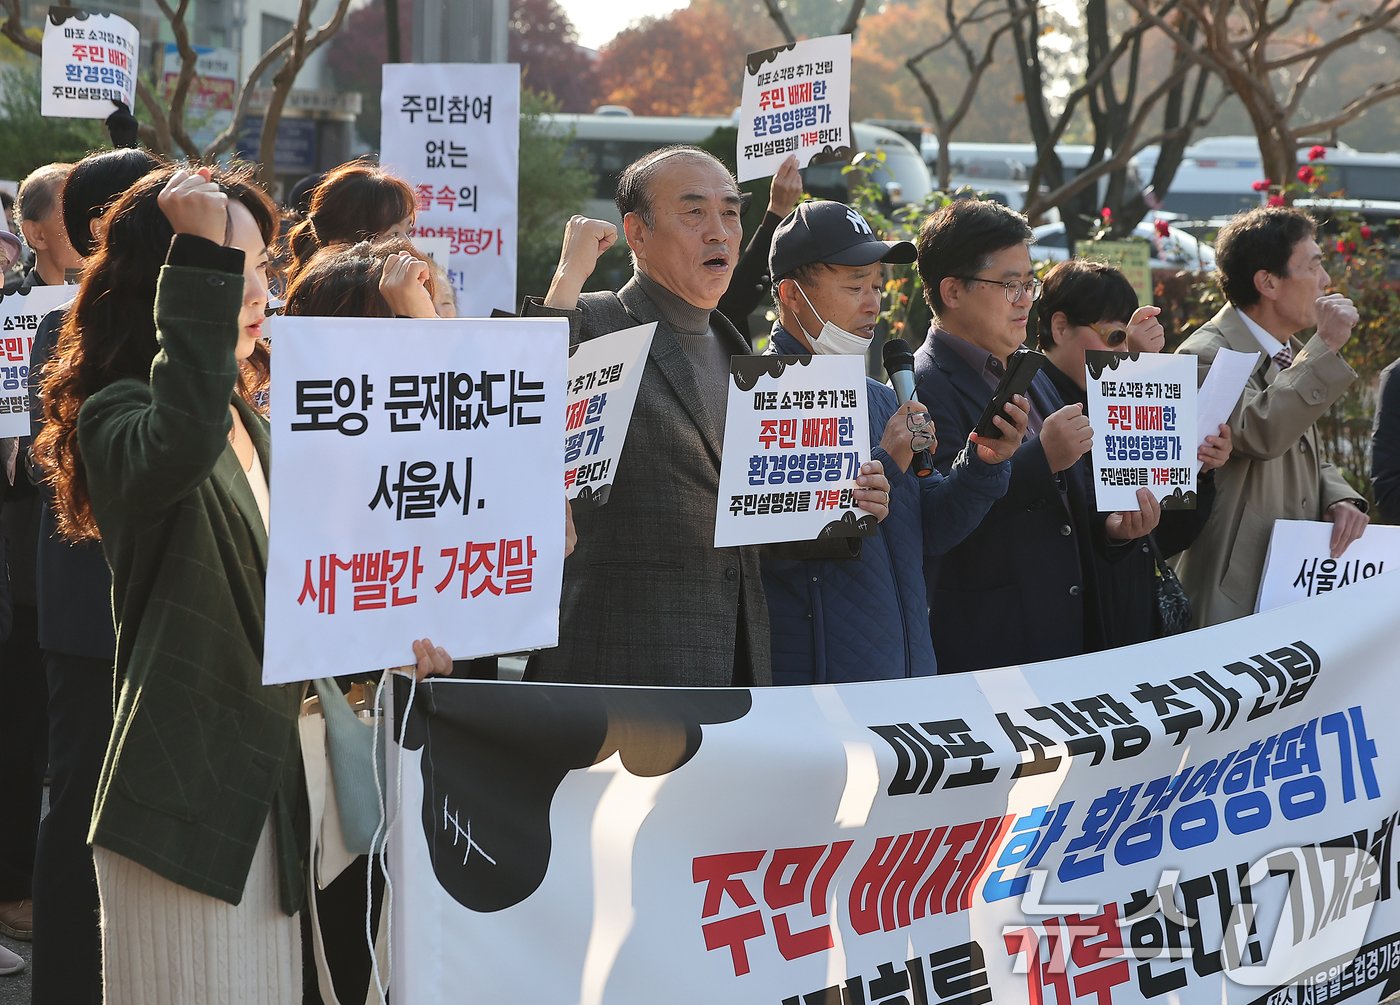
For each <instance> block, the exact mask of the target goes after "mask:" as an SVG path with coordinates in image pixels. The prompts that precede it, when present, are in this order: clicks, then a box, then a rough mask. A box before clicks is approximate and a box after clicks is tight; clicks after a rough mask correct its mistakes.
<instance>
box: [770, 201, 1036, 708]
mask: <svg viewBox="0 0 1400 1005" xmlns="http://www.w3.org/2000/svg"><path fill="white" fill-rule="evenodd" d="M916 255H917V252H916V249H915V247H914V245H913V244H911V243H910V242H908V241H883V240H880V238H878V237H877V236H876V235H875V233H874V231H873V230H872V228H871V226H870V224H869V223H867V222H866V221H865V218H864V217H862V216H861V215H860V213H858V212H856V211H855V210H854V209H852V208H851V207H850V206H847V205H845V204H844V203H839V202H826V201H813V202H804V203H802V204H801V205H799V206H798V207H797V209H796V210H794V211H793V212H792V213H791V214H789V215H788V217H787V218H786V219H784V220H783V222H782V223H780V224H779V225H778V229H777V231H776V233H775V234H774V235H773V247H772V250H771V251H770V252H769V258H768V261H769V266H770V272H771V275H772V276H773V299H774V301H775V302H776V303H777V308H778V320H777V323H776V324H774V326H773V337H772V339H771V340H770V342H769V344H768V350H767V351H768V352H769V353H775V354H780V355H784V356H804V355H807V354H809V353H820V354H835V353H847V354H852V355H855V354H860V355H863V354H864V353H865V351H866V350H867V349H868V348H869V347H870V344H871V338H872V337H873V336H874V334H875V327H876V323H877V322H878V320H879V316H880V296H881V292H882V290H883V289H884V284H885V275H884V268H883V263H886V262H891V263H896V264H908V263H911V262H913V261H914V260H915V257H916ZM866 390H867V401H868V410H869V419H870V438H871V458H872V459H873V460H876V461H879V462H880V463H881V464H882V465H883V466H884V473H885V475H886V477H888V479H889V482H890V506H889V515H888V516H887V517H886V518H885V519H884V520H883V521H882V522H881V523H880V525H879V531H878V532H877V533H876V534H875V535H874V536H872V537H867V538H838V539H833V540H831V541H824V542H810V543H803V544H798V545H773V546H769V547H768V548H766V549H765V550H764V553H763V559H762V572H763V588H764V592H765V594H766V595H767V600H768V616H769V622H770V625H771V629H772V643H773V653H772V656H773V683H774V684H824V683H842V682H847V681H858V680H882V679H889V678H895V677H919V676H927V675H930V674H934V673H937V663H936V661H935V659H934V654H933V641H932V639H931V637H930V634H929V616H928V602H927V592H926V589H925V586H924V574H923V557H924V553H925V550H926V549H927V550H928V551H929V552H930V553H933V554H937V553H940V552H942V551H946V550H947V549H949V548H951V547H953V546H954V545H955V544H957V543H958V542H959V541H961V540H962V539H963V538H964V537H966V536H967V535H968V534H969V533H971V532H972V530H973V529H974V528H975V527H976V526H977V524H978V523H980V522H981V520H982V517H983V516H984V515H985V514H986V512H987V510H988V509H990V508H991V506H992V504H993V503H994V502H995V501H996V500H997V499H1000V498H1001V497H1002V496H1003V495H1005V493H1006V489H1007V486H1008V484H1009V483H1010V477H1011V466H1010V464H1009V463H1008V460H1009V458H1010V456H1011V454H1012V453H1013V452H1014V451H1015V449H1016V447H1017V446H1019V445H1020V443H1021V436H1022V435H1023V434H1024V433H1025V429H1026V412H1025V401H1024V400H1022V399H1017V400H1016V402H1015V403H1013V404H1011V405H1008V406H1007V409H1006V417H1005V418H1003V419H999V420H998V425H999V426H1000V427H1001V429H1002V438H1001V439H1000V440H996V441H988V442H987V443H985V444H981V445H975V444H971V443H969V444H968V445H967V446H966V447H965V449H964V450H963V451H962V453H961V455H960V456H959V458H958V461H957V463H956V464H954V466H953V469H952V470H951V471H950V472H949V474H948V476H947V477H946V478H944V477H940V476H939V475H938V473H937V472H934V473H933V474H932V475H930V476H929V477H927V478H918V477H916V476H915V475H914V474H913V473H911V472H910V471H909V470H908V468H909V466H910V463H911V461H912V460H913V457H914V452H915V450H916V449H925V448H927V447H929V446H930V445H931V444H932V442H933V433H934V430H933V424H932V423H931V422H928V421H927V411H928V410H927V409H926V408H925V407H924V406H923V405H922V404H920V403H919V402H917V401H911V402H908V403H906V404H905V405H902V406H901V405H900V404H899V401H898V399H897V398H896V397H895V393H894V391H892V390H891V389H890V388H889V387H886V386H885V385H884V384H881V383H879V382H877V381H874V380H867V387H866Z"/></svg>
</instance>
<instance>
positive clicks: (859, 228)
mask: <svg viewBox="0 0 1400 1005" xmlns="http://www.w3.org/2000/svg"><path fill="white" fill-rule="evenodd" d="M846 219H847V220H850V221H851V227H852V229H854V230H855V232H856V233H857V234H859V233H862V232H864V233H866V234H869V235H870V236H871V237H874V236H875V232H874V231H872V230H871V229H870V224H868V223H866V222H865V217H863V216H861V215H860V214H859V213H857V212H856V211H855V210H853V209H851V208H849V207H847V209H846Z"/></svg>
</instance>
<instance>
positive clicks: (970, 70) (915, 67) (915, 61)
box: [904, 0, 1024, 189]
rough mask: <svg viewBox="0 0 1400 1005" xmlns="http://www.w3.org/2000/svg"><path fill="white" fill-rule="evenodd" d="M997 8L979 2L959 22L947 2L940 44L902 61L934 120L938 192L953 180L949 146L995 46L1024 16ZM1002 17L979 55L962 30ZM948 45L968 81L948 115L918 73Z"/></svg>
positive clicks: (988, 0) (991, 0)
mask: <svg viewBox="0 0 1400 1005" xmlns="http://www.w3.org/2000/svg"><path fill="white" fill-rule="evenodd" d="M997 4H998V0H979V2H978V3H977V4H976V6H974V7H973V9H972V10H971V11H970V12H969V13H968V14H967V15H966V16H965V17H961V18H960V17H958V16H957V11H956V10H954V0H946V2H945V4H944V17H945V19H946V20H947V23H948V34H947V35H945V36H944V37H943V38H942V40H940V41H938V42H935V43H934V44H932V45H930V46H927V47H925V48H924V49H922V50H921V51H919V52H917V53H915V54H914V55H913V56H910V57H909V58H908V59H906V60H905V61H904V65H905V66H906V67H907V68H908V70H909V72H910V73H911V74H913V76H914V80H915V82H917V83H918V85H919V90H920V91H922V92H923V94H924V99H925V100H926V101H927V102H928V106H929V112H930V113H931V114H932V116H933V122H934V127H935V132H936V133H937V136H938V187H939V188H940V189H946V188H947V187H948V185H949V183H950V181H951V178H952V158H951V155H950V153H949V150H948V144H949V141H950V140H951V139H952V135H953V131H954V130H955V129H957V128H958V126H959V125H961V124H962V121H963V119H965V118H966V117H967V113H968V112H969V111H970V110H971V108H972V102H973V99H974V98H975V97H976V95H977V89H978V87H979V86H980V84H981V82H982V78H983V76H985V75H986V72H987V70H988V69H989V68H990V67H991V65H992V62H993V58H994V52H995V50H996V47H997V43H998V42H1000V41H1001V38H1002V36H1003V35H1005V34H1006V33H1007V32H1009V31H1010V30H1011V29H1012V27H1013V26H1014V25H1015V23H1016V21H1017V20H1019V19H1020V18H1021V17H1023V16H1024V12H1022V13H1019V14H1017V13H1012V14H1007V12H1005V11H1002V10H1001V9H1000V8H999V7H998V6H997ZM1002 16H1006V21H1005V22H1004V23H1003V24H1001V25H999V26H998V27H997V28H996V29H995V30H994V31H993V32H992V34H991V35H990V36H989V37H988V38H987V39H986V42H985V44H984V45H983V47H982V52H981V54H980V55H979V54H978V53H976V52H975V51H974V50H973V48H972V45H971V44H970V43H969V42H968V40H967V37H966V35H965V34H964V29H966V28H968V27H971V26H973V25H978V24H984V23H985V22H987V21H988V20H990V19H992V18H995V17H1002ZM947 45H956V46H957V49H958V52H959V53H960V54H961V56H962V60H963V65H964V66H966V67H967V78H966V80H965V81H964V83H963V88H962V91H961V93H960V94H959V95H958V101H957V104H956V105H955V106H954V108H953V110H952V111H951V112H945V111H944V107H943V102H942V101H941V100H940V99H939V97H938V93H937V92H936V91H935V90H934V87H933V84H932V83H931V82H930V81H929V79H928V78H927V77H925V76H924V74H923V72H922V71H921V70H920V69H919V63H920V62H922V61H923V60H924V59H925V58H927V57H928V56H931V55H933V54H934V53H935V52H938V51H939V50H940V49H942V48H944V47H945V46H947Z"/></svg>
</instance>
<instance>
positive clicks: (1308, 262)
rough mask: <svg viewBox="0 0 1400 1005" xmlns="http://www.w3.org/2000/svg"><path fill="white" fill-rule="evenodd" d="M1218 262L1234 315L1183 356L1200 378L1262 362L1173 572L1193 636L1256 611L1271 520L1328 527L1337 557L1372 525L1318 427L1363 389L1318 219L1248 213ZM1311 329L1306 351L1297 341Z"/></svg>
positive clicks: (1218, 321)
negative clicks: (1255, 359)
mask: <svg viewBox="0 0 1400 1005" xmlns="http://www.w3.org/2000/svg"><path fill="white" fill-rule="evenodd" d="M1216 262H1217V267H1218V269H1219V273H1218V276H1217V279H1218V281H1219V283H1220V287H1221V289H1222V291H1223V292H1224V294H1225V297H1226V299H1227V300H1228V301H1229V304H1228V305H1227V306H1226V307H1225V308H1224V309H1222V310H1221V311H1220V313H1219V314H1217V315H1216V316H1215V317H1214V318H1212V319H1211V320H1210V321H1208V322H1207V323H1206V324H1204V325H1202V326H1201V328H1200V329H1198V330H1197V331H1196V332H1195V333H1194V334H1192V335H1191V337H1190V338H1188V339H1187V340H1186V341H1185V342H1183V343H1182V344H1181V347H1180V348H1179V349H1178V350H1177V352H1181V353H1189V354H1191V355H1194V356H1196V357H1197V358H1198V359H1199V361H1200V367H1201V373H1202V374H1204V372H1205V371H1206V370H1207V369H1209V367H1210V365H1211V362H1212V361H1213V360H1214V359H1215V354H1216V352H1217V351H1218V350H1220V349H1222V348H1226V349H1234V350H1237V351H1239V352H1252V353H1257V354H1258V355H1259V363H1258V366H1257V367H1256V368H1255V370H1254V373H1253V374H1252V375H1251V376H1250V378H1249V383H1248V384H1246V385H1245V389H1244V394H1243V396H1242V397H1241V399H1240V402H1239V404H1238V405H1237V406H1236V407H1235V411H1234V414H1233V415H1231V417H1230V432H1231V434H1232V436H1233V438H1234V452H1233V454H1232V455H1231V457H1230V459H1229V460H1228V461H1227V462H1226V463H1225V466H1224V467H1222V468H1221V469H1220V470H1219V471H1218V472H1217V473H1216V486H1217V489H1216V500H1215V507H1214V509H1213V510H1212V511H1211V515H1210V520H1209V521H1208V522H1207V523H1206V526H1205V529H1204V530H1203V531H1202V532H1201V536H1200V537H1198V538H1197V539H1196V542H1195V544H1193V545H1192V546H1191V548H1190V550H1188V551H1187V552H1186V553H1185V554H1183V555H1182V556H1181V558H1180V559H1178V562H1177V572H1178V573H1179V574H1180V576H1181V581H1182V584H1183V585H1184V586H1185V588H1186V592H1187V594H1188V595H1189V596H1190V598H1191V606H1192V614H1193V623H1194V626H1195V627H1198V628H1200V627H1204V626H1206V625H1214V624H1219V623H1220V622H1222V621H1229V620H1231V619H1233V618H1239V617H1243V616H1245V615H1247V614H1250V613H1252V612H1253V610H1254V600H1255V596H1256V594H1257V593H1258V591H1259V581H1260V579H1261V578H1262V576H1263V572H1264V558H1265V555H1266V553H1267V551H1268V546H1269V534H1270V532H1271V531H1272V529H1273V525H1274V521H1275V520H1327V521H1330V522H1331V523H1332V524H1333V530H1332V541H1331V550H1332V556H1333V557H1334V558H1336V557H1338V556H1340V555H1341V554H1342V552H1343V551H1345V550H1346V548H1347V546H1348V545H1349V544H1351V542H1352V541H1354V540H1356V539H1357V538H1359V537H1360V536H1361V534H1362V532H1363V531H1364V530H1365V529H1366V522H1367V517H1366V503H1365V501H1364V500H1362V499H1361V498H1360V497H1359V496H1358V495H1357V493H1356V490H1355V489H1353V488H1352V487H1351V486H1350V485H1348V484H1347V481H1346V479H1345V478H1343V477H1342V476H1341V473H1340V472H1338V471H1337V469H1336V468H1335V467H1333V466H1332V465H1331V464H1329V463H1327V462H1326V461H1324V460H1323V459H1322V457H1321V456H1320V455H1319V453H1318V443H1317V432H1316V430H1315V429H1314V427H1313V424H1314V423H1315V422H1316V421H1317V419H1318V417H1319V416H1321V415H1322V414H1323V413H1324V412H1326V411H1327V409H1328V408H1330V407H1331V406H1332V403H1333V402H1335V401H1336V400H1337V399H1338V398H1340V397H1341V396H1342V393H1343V392H1344V391H1346V389H1347V388H1348V387H1349V386H1350V385H1351V382H1352V381H1353V380H1355V379H1356V373H1355V371H1353V370H1352V368H1351V367H1350V366H1349V365H1347V363H1346V361H1345V360H1343V359H1342V358H1341V356H1340V355H1339V352H1340V350H1341V348H1342V346H1344V345H1346V343H1347V341H1348V340H1349V339H1350V338H1351V333H1352V327H1353V326H1354V325H1355V324H1356V322H1357V312H1356V307H1355V306H1354V305H1353V304H1352V302H1351V301H1350V300H1348V299H1347V298H1346V297H1343V296H1341V295H1340V294H1335V293H1334V294H1330V295H1329V294H1328V293H1327V287H1328V285H1329V283H1330V282H1331V280H1330V278H1329V277H1328V275H1327V270H1326V269H1325V268H1324V267H1323V265H1322V252H1321V249H1319V248H1318V245H1317V240H1316V238H1315V231H1314V226H1313V222H1312V220H1311V219H1310V218H1309V217H1307V216H1306V215H1304V214H1303V213H1301V212H1299V211H1297V210H1294V209H1288V208H1267V209H1256V210H1251V211H1249V212H1248V213H1244V214H1241V215H1240V216H1237V217H1236V218H1235V219H1234V220H1232V221H1230V223H1229V224H1227V225H1226V226H1225V228H1224V229H1222V230H1221V231H1220V235H1219V237H1218V238H1217V240H1216ZM1314 327H1315V328H1316V334H1314V335H1313V336H1312V338H1310V339H1308V341H1307V342H1306V343H1304V342H1302V341H1301V340H1300V339H1299V338H1298V337H1297V334H1298V333H1299V332H1303V331H1306V330H1307V329H1309V328H1314Z"/></svg>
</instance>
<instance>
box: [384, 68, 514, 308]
mask: <svg viewBox="0 0 1400 1005" xmlns="http://www.w3.org/2000/svg"><path fill="white" fill-rule="evenodd" d="M381 111H382V113H383V125H382V126H381V127H380V146H379V149H380V151H381V153H380V163H381V164H382V165H383V166H384V167H386V168H388V169H389V170H391V171H393V172H395V173H396V174H398V175H401V176H402V177H403V178H404V179H406V180H407V181H408V183H409V184H410V185H412V186H413V190H414V192H415V193H416V196H417V220H416V223H415V229H414V235H413V236H414V237H415V238H418V237H426V238H442V239H446V240H447V242H448V251H449V256H448V261H447V263H446V268H447V276H448V280H449V281H450V282H451V283H452V286H453V288H454V289H456V291H457V313H458V314H459V315H460V316H462V317H487V316H489V315H490V313H491V311H492V310H493V309H496V310H503V311H514V310H515V309H516V306H517V304H516V297H515V244H516V230H517V219H518V212H517V192H518V190H519V187H520V67H519V66H517V65H515V64H512V63H390V64H387V65H386V66H385V67H384V89H383V91H382V92H381Z"/></svg>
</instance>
